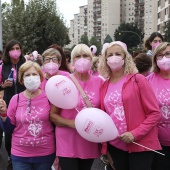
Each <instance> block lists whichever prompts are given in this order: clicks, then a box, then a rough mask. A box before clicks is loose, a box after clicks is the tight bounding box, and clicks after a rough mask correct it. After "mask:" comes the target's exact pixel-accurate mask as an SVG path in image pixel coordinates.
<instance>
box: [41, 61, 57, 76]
mask: <svg viewBox="0 0 170 170" xmlns="http://www.w3.org/2000/svg"><path fill="white" fill-rule="evenodd" d="M58 68H59V65H58V64H57V63H54V62H50V63H47V64H44V69H45V71H46V73H48V74H50V75H51V76H53V75H54V74H56V73H57V71H58Z"/></svg>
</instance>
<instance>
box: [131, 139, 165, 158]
mask: <svg viewBox="0 0 170 170" xmlns="http://www.w3.org/2000/svg"><path fill="white" fill-rule="evenodd" d="M132 143H134V144H136V145H139V146H141V147H143V148H145V149H148V150H150V151H153V152H156V153H158V154H160V155H163V156H165V154H163V153H161V152H158V151H155V150H153V149H151V148H148V147H146V146H143V145H141V144H139V143H136V142H132Z"/></svg>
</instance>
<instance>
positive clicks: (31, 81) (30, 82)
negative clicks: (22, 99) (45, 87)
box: [24, 76, 41, 92]
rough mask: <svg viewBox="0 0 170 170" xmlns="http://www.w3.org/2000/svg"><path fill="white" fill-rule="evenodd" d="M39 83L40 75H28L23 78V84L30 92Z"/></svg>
mask: <svg viewBox="0 0 170 170" xmlns="http://www.w3.org/2000/svg"><path fill="white" fill-rule="evenodd" d="M40 84H41V80H40V76H28V77H25V78H24V86H25V87H26V89H28V90H29V91H31V92H34V91H36V90H37V89H38V88H39V86H40Z"/></svg>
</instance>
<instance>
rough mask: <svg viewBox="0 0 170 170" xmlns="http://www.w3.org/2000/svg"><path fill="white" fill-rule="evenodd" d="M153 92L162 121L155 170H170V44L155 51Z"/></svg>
mask: <svg viewBox="0 0 170 170" xmlns="http://www.w3.org/2000/svg"><path fill="white" fill-rule="evenodd" d="M147 78H148V81H149V82H150V84H151V86H152V88H153V91H154V92H155V95H156V98H157V102H158V104H159V109H160V113H161V119H160V120H159V122H158V137H159V141H160V143H161V146H162V149H163V150H162V151H161V152H162V153H164V154H165V155H166V157H165V156H162V155H160V156H159V155H157V154H155V157H154V162H153V167H152V169H153V170H160V169H161V170H169V169H170V161H169V159H167V158H168V157H169V158H170V43H168V42H164V43H161V44H160V45H159V46H158V47H157V48H156V49H155V51H154V55H153V73H152V74H151V75H149V76H148V77H147Z"/></svg>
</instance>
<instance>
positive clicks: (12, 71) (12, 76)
mask: <svg viewBox="0 0 170 170" xmlns="http://www.w3.org/2000/svg"><path fill="white" fill-rule="evenodd" d="M8 80H10V81H13V80H14V69H13V68H11V72H10V74H9V76H8Z"/></svg>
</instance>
